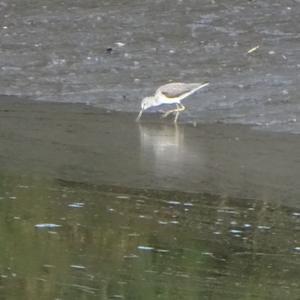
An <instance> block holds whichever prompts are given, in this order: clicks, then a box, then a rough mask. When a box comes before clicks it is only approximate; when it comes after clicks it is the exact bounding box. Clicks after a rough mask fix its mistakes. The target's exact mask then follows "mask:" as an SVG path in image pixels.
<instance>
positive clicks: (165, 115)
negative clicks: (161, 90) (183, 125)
mask: <svg viewBox="0 0 300 300" xmlns="http://www.w3.org/2000/svg"><path fill="white" fill-rule="evenodd" d="M183 110H185V107H184V106H183V105H182V104H181V103H178V104H177V103H176V108H175V109H171V110H168V111H166V112H165V113H164V114H163V115H162V118H166V117H167V116H168V115H170V114H172V113H174V112H176V113H177V112H180V111H183Z"/></svg>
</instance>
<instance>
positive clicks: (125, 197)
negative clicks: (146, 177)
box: [116, 195, 130, 199]
mask: <svg viewBox="0 0 300 300" xmlns="http://www.w3.org/2000/svg"><path fill="white" fill-rule="evenodd" d="M116 198H117V199H130V196H126V195H120V196H117V197H116Z"/></svg>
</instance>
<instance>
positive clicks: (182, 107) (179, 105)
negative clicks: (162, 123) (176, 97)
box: [174, 103, 185, 123]
mask: <svg viewBox="0 0 300 300" xmlns="http://www.w3.org/2000/svg"><path fill="white" fill-rule="evenodd" d="M176 106H177V111H176V115H175V119H174V123H177V120H178V117H179V113H180V112H181V111H184V110H185V107H184V105H182V104H181V103H178V104H177V103H176Z"/></svg>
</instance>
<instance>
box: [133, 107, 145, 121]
mask: <svg viewBox="0 0 300 300" xmlns="http://www.w3.org/2000/svg"><path fill="white" fill-rule="evenodd" d="M143 111H144V110H143V109H141V110H140V112H139V115H138V116H137V118H136V119H135V121H136V122H138V121H139V120H140V118H141V116H142V114H143Z"/></svg>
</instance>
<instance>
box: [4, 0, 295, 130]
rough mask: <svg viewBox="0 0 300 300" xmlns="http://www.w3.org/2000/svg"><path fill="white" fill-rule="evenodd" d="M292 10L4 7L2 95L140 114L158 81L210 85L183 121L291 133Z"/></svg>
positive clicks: (169, 3) (194, 4)
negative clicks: (247, 126)
mask: <svg viewBox="0 0 300 300" xmlns="http://www.w3.org/2000/svg"><path fill="white" fill-rule="evenodd" d="M299 5H300V3H299V1H298V0H289V1H285V2H284V3H283V2H282V1H279V0H277V1H273V0H272V1H271V0H267V1H262V0H257V1H243V2H241V1H222V2H219V1H214V0H210V1H208V0H207V1H201V3H200V2H199V1H195V0H188V1H181V0H178V1H173V0H158V1H143V3H142V4H141V3H140V2H139V1H126V2H124V1H123V2H122V3H120V1H101V2H99V1H96V0H89V1H79V0H78V1H73V0H72V1H70V0H67V1H50V0H43V1H38V5H37V2H36V1H34V0H27V1H23V0H14V1H9V2H8V1H2V2H0V14H1V20H2V21H1V25H0V26H1V27H0V37H1V50H0V61H1V68H0V94H4V95H20V96H29V97H30V98H32V99H37V100H49V101H62V102H83V103H90V104H93V105H97V106H100V107H104V108H108V109H112V110H120V111H138V108H139V105H140V100H141V97H142V96H145V95H150V94H151V93H153V91H154V90H155V88H156V87H157V86H159V85H161V84H163V83H166V82H169V81H185V82H198V81H204V80H208V81H210V82H211V86H210V87H209V88H207V89H205V90H203V91H201V92H199V93H198V94H197V95H194V96H192V97H191V98H190V99H189V100H186V105H187V107H188V110H187V111H186V112H185V113H184V114H182V118H181V121H182V122H192V121H201V122H225V123H228V122H229V123H239V124H252V125H253V124H255V125H257V126H258V127H259V128H263V129H270V130H273V131H286V132H294V133H299V132H300V122H299V119H300V117H299V112H300V106H299V95H300V94H299V70H300V64H299V58H300V54H299V40H300V35H299V32H300V25H299V22H298V19H299V14H300V7H299ZM256 46H259V48H257V49H256V51H253V52H251V51H250V52H251V53H248V51H249V50H251V49H254V48H255V47H256Z"/></svg>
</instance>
